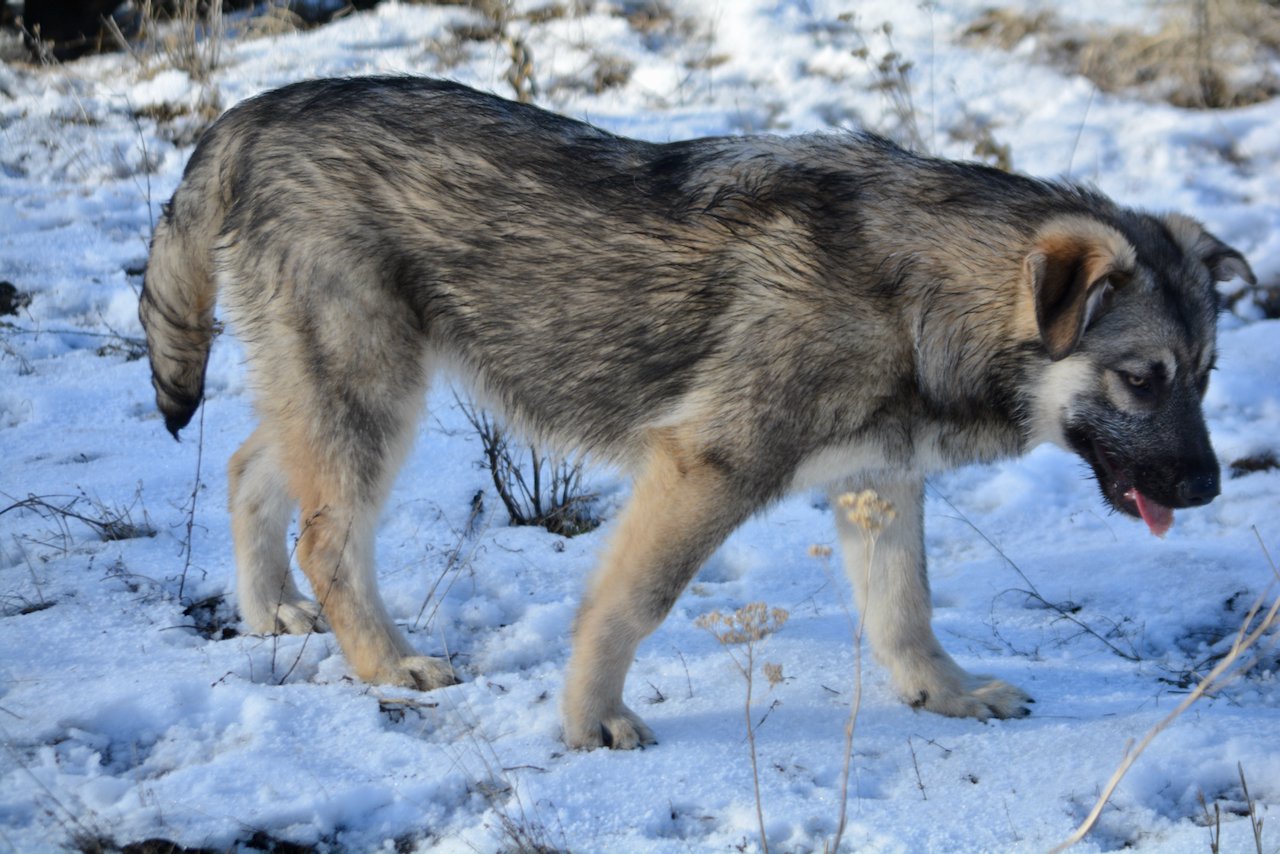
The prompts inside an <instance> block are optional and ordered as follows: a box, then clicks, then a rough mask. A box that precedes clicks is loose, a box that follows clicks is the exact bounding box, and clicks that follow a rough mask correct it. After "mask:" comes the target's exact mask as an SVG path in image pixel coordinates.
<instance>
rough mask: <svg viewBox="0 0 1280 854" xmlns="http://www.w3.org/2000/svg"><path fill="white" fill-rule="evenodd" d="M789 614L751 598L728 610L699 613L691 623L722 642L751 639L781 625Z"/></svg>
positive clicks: (774, 630)
mask: <svg viewBox="0 0 1280 854" xmlns="http://www.w3.org/2000/svg"><path fill="white" fill-rule="evenodd" d="M789 616H790V614H789V613H788V612H787V611H786V610H785V609H783V608H773V609H770V608H769V606H768V605H766V604H765V603H763V602H751V603H749V604H747V605H743V606H742V607H741V608H739V609H738V610H736V611H734V612H733V613H732V614H722V613H721V612H719V611H712V612H710V613H708V614H703V615H702V616H701V617H698V618H697V619H696V620H694V621H693V624H694V625H695V626H697V627H698V628H700V629H706V630H707V631H709V632H711V633H712V634H713V635H715V636H716V638H718V639H719V641H720V642H721V643H723V644H734V643H753V642H755V641H758V640H760V639H761V638H764V637H767V636H768V635H771V634H773V633H774V632H776V631H777V630H778V629H780V628H782V626H783V624H785V623H786V622H787V617H789Z"/></svg>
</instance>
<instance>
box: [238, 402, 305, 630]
mask: <svg viewBox="0 0 1280 854" xmlns="http://www.w3.org/2000/svg"><path fill="white" fill-rule="evenodd" d="M227 484H228V490H227V493H228V502H227V503H228V504H229V505H230V510H231V532H232V537H233V539H234V541H235V549H236V593H237V598H238V600H239V605H240V614H241V616H242V617H244V621H245V622H246V623H248V625H249V630H250V631H253V632H258V633H261V634H273V633H277V632H285V633H293V634H305V633H306V632H309V631H313V630H320V631H323V630H324V629H325V628H326V626H325V623H324V619H323V618H322V617H321V616H320V606H319V605H317V604H316V603H315V602H314V601H312V600H310V599H308V598H306V597H305V596H303V595H302V592H301V591H300V590H298V586H297V585H296V584H294V581H293V574H292V573H291V572H290V571H289V553H288V551H286V549H285V534H286V532H287V530H288V526H289V519H290V517H291V516H292V514H293V509H294V501H293V499H292V498H291V497H290V496H289V489H288V484H287V483H286V481H285V475H284V472H283V471H282V470H281V469H280V463H279V461H278V458H277V451H276V449H275V448H274V447H273V446H272V442H271V437H270V434H269V433H268V431H267V430H266V429H265V428H263V427H259V428H258V429H257V430H255V431H254V432H253V435H252V436H250V437H249V438H248V440H247V441H245V443H244V444H243V445H241V446H240V450H238V451H236V452H235V454H234V455H232V457H231V463H230V465H228V466H227Z"/></svg>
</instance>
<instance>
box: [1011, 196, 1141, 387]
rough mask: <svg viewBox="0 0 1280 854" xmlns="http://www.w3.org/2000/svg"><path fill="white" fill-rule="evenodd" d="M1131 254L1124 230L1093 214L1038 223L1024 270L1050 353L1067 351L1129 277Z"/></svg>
mask: <svg viewBox="0 0 1280 854" xmlns="http://www.w3.org/2000/svg"><path fill="white" fill-rule="evenodd" d="M1135 258H1136V253H1135V252H1134V249H1133V245H1132V244H1131V243H1129V241H1128V240H1126V239H1125V237H1124V235H1122V234H1121V233H1120V232H1118V231H1116V230H1115V229H1114V228H1112V227H1111V226H1109V225H1106V224H1104V223H1101V222H1098V221H1097V220H1094V219H1089V218H1087V217H1061V218H1059V219H1055V220H1052V221H1051V222H1049V223H1047V224H1046V225H1045V226H1044V227H1043V228H1041V229H1040V231H1039V233H1037V234H1036V237H1035V241H1034V243H1033V244H1032V247H1031V251H1030V252H1028V253H1027V257H1026V260H1025V262H1024V272H1025V275H1026V278H1027V283H1028V285H1029V286H1030V288H1031V295H1032V297H1033V299H1034V300H1035V307H1036V324H1037V325H1038V327H1039V329H1040V340H1041V342H1042V343H1043V344H1044V347H1045V349H1046V350H1048V351H1049V358H1050V359H1053V360H1054V361H1055V362H1056V361H1058V360H1059V359H1064V358H1066V357H1067V356H1069V355H1071V353H1072V351H1074V350H1075V348H1076V345H1077V344H1078V343H1080V336H1081V335H1083V334H1084V331H1085V329H1087V328H1088V327H1089V324H1090V322H1091V321H1092V320H1093V319H1094V318H1095V317H1097V316H1098V315H1099V314H1100V313H1101V312H1102V310H1103V309H1104V308H1105V307H1106V303H1107V300H1108V298H1109V297H1110V296H1111V293H1112V292H1113V291H1114V290H1115V289H1116V288H1120V287H1123V286H1124V285H1125V284H1126V283H1128V281H1129V279H1131V278H1132V276H1133V269H1134V263H1135Z"/></svg>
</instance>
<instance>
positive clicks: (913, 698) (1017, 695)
mask: <svg viewBox="0 0 1280 854" xmlns="http://www.w3.org/2000/svg"><path fill="white" fill-rule="evenodd" d="M903 699H905V700H906V701H907V703H908V704H909V705H910V706H911V708H913V709H927V710H929V711H931V712H936V713H937V714H940V715H947V716H948V717H953V718H977V719H978V720H980V721H985V720H987V719H988V718H1025V717H1027V716H1028V715H1030V714H1031V710H1030V709H1029V708H1027V704H1028V703H1034V702H1035V700H1033V699H1031V697H1030V696H1029V695H1028V694H1027V693H1026V692H1025V691H1023V690H1022V689H1021V688H1019V687H1017V686H1016V685H1010V684H1009V683H1008V682H1005V681H1003V680H1000V679H993V678H992V677H990V676H973V675H970V674H967V673H966V674H965V678H964V679H961V680H951V679H946V680H939V681H938V682H937V683H935V684H933V685H925V686H920V687H918V688H917V689H915V690H914V691H910V692H904V697H903Z"/></svg>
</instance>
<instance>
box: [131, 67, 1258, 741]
mask: <svg viewBox="0 0 1280 854" xmlns="http://www.w3.org/2000/svg"><path fill="white" fill-rule="evenodd" d="M1237 274H1239V275H1246V276H1247V275H1251V274H1249V272H1248V266H1247V264H1245V263H1244V260H1243V258H1241V257H1240V255H1239V253H1237V252H1235V251H1234V250H1231V249H1230V248H1229V247H1226V246H1224V245H1223V244H1222V243H1220V242H1219V241H1217V240H1216V239H1215V238H1213V237H1212V236H1211V235H1209V234H1207V233H1206V232H1205V231H1204V230H1203V229H1202V228H1201V227H1200V226H1199V225H1198V224H1197V223H1195V222H1194V221H1193V220H1190V219H1187V218H1185V217H1180V216H1172V217H1167V218H1161V217H1156V216H1151V215H1148V214H1144V213H1140V212H1135V211H1132V210H1128V209H1125V208H1122V207H1119V206H1117V205H1116V204H1115V203H1113V202H1112V201H1110V200H1109V199H1107V198H1105V197H1103V196H1101V195H1099V194H1097V193H1094V192H1091V191H1089V190H1086V189H1081V188H1079V187H1075V186H1068V185H1062V184H1055V183H1047V182H1041V181H1036V180H1032V179H1029V178H1025V177H1020V176H1017V175H1010V174H1005V173H1002V172H998V171H995V170H992V169H988V168H985V167H982V166H977V165H969V164H958V163H952V162H948V161H943V160H934V159H928V158H923V157H918V156H915V155H912V154H909V153H907V152H904V151H902V150H901V149H899V148H897V147H895V146H893V145H892V144H890V143H888V142H886V141H884V140H882V139H879V138H877V137H874V136H870V135H863V134H854V135H850V134H841V135H829V136H804V137H795V138H785V139H784V138H775V137H747V138H716V139H700V140H692V141H688V142H675V143H670V144H665V145H656V144H650V143H645V142H638V141H634V140H629V139H624V138H620V137H617V136H613V135H611V134H608V133H605V132H603V131H600V130H598V129H595V128H593V127H590V126H588V125H585V124H582V123H580V122H576V121H572V120H569V119H565V118H561V117H559V116H555V115H552V114H550V113H547V112H544V111H542V110H539V109H536V108H533V107H529V106H523V105H519V104H514V103H510V102H507V101H504V100H501V99H499V98H496V97H494V96H491V95H485V94H481V93H478V92H474V91H472V90H469V89H466V88H464V87H462V86H458V85H456V84H451V83H445V82H438V81H432V80H422V79H411V78H361V79H351V80H329V81H316V82H310V83H302V84H298V85H294V86H289V87H286V88H284V89H280V90H278V91H275V92H270V93H267V94H265V95H262V96H260V97H258V98H255V99H253V100H251V101H248V102H246V103H244V104H242V105H240V106H238V107H236V108H235V109H233V110H231V111H230V112H228V113H227V114H226V115H225V116H223V117H222V118H221V119H220V120H219V121H218V122H217V123H216V124H215V125H214V126H213V127H212V128H211V129H210V130H209V132H208V133H207V134H206V135H205V137H204V139H203V140H202V141H201V143H200V145H199V147H198V148H197V149H196V152H195V154H194V156H193V157H192V159H191V162H190V164H189V165H188V167H187V171H186V174H185V177H184V179H183V181H182V184H181V185H180V186H179V188H178V190H177V193H176V194H175V196H174V198H173V200H172V202H171V204H170V206H169V207H168V208H167V209H166V212H165V215H164V217H163V219H162V221H161V222H160V224H159V226H158V227H157V229H156V234H155V238H154V241H153V245H152V252H151V261H150V264H149V267H148V271H147V279H146V287H145V289H144V292H143V296H142V303H141V307H140V312H141V316H142V320H143V324H144V326H145V327H146V330H147V336H148V342H149V344H150V353H151V362H152V369H153V373H154V384H155V387H156V394H157V400H158V403H159V407H160V410H161V412H162V413H163V414H164V416H165V421H166V424H167V425H168V427H169V429H170V430H172V431H173V432H174V433H175V435H176V434H177V431H178V430H180V429H181V428H182V427H183V426H184V425H185V424H186V423H187V421H188V420H189V419H190V418H191V415H192V413H193V412H194V410H195V408H196V407H197V406H198V404H199V401H200V399H201V395H202V385H203V374H204V367H205V361H206V358H207V355H208V350H209V346H210V340H211V337H212V332H213V310H214V301H215V292H218V293H219V294H220V296H221V298H222V300H223V302H224V304H225V307H226V311H227V312H228V314H229V315H230V317H231V319H232V321H233V323H234V328H235V329H236V330H237V331H238V333H239V335H240V336H241V337H242V338H243V340H244V342H245V346H246V348H247V350H248V354H249V364H250V368H251V372H252V377H253V382H254V384H255V387H256V389H257V409H258V412H259V415H260V418H261V426H260V427H259V428H258V429H257V431H256V432H255V433H254V434H253V436H252V437H250V439H249V440H248V441H247V442H246V443H245V445H244V446H243V447H242V448H241V449H240V450H239V451H238V452H237V453H236V455H235V457H234V458H233V460H232V463H231V469H230V476H231V483H230V501H231V510H232V514H233V528H234V534H235V542H236V558H237V561H238V563H239V594H240V608H241V611H242V613H243V615H244V617H245V619H246V621H247V622H248V624H249V625H250V627H251V628H252V629H253V630H255V631H260V632H273V631H291V632H299V631H307V630H310V629H311V628H313V627H315V626H317V625H323V623H324V622H325V621H327V624H328V625H329V626H331V627H332V628H333V630H334V632H335V633H336V634H337V637H338V640H339V642H340V643H341V645H342V648H343V650H344V652H345V653H346V655H347V657H348V660H349V662H350V664H351V666H352V668H353V669H354V670H355V672H356V673H357V674H358V675H359V676H360V677H361V678H362V679H365V680H369V681H373V682H394V683H398V684H404V685H416V686H418V687H421V688H433V687H436V686H439V685H443V684H447V683H449V682H451V681H453V674H452V671H451V670H450V669H449V667H448V666H447V664H445V663H444V662H441V661H438V660H435V659H430V658H424V657H421V656H418V655H416V654H415V652H414V650H413V649H412V648H411V646H410V645H409V643H408V642H407V641H406V640H405V638H404V636H403V635H402V634H401V632H400V631H399V630H398V629H397V628H396V627H395V625H394V624H393V623H392V621H391V619H390V617H389V616H388V614H387V612H386V610H385V609H384V607H383V605H382V603H381V600H380V598H379V596H378V593H377V587H376V581H375V573H374V563H373V551H374V527H375V521H376V519H377V515H378V510H379V508H380V506H381V504H382V502H383V500H384V499H385V497H386V494H387V491H388V489H389V488H390V485H391V483H392V480H393V478H394V477H395V474H396V471H397V469H398V468H399V466H400V464H401V462H402V461H403V459H404V456H405V453H406V451H407V449H408V447H409V445H410V443H411V441H412V438H413V435H414V431H415V425H416V423H417V420H418V418H419V415H420V410H421V405H422V400H423V399H424V395H425V390H426V387H427V383H428V381H429V378H430V377H431V376H432V374H434V373H435V372H436V370H437V369H438V368H447V369H449V370H450V371H452V372H453V373H454V374H455V375H456V376H460V377H461V378H463V379H464V380H465V381H466V382H468V383H469V384H470V385H471V387H472V388H473V389H474V390H475V391H476V392H477V393H478V394H479V395H480V396H481V397H482V399H483V400H485V401H486V402H487V403H488V404H489V405H491V406H494V407H495V408H497V409H499V410H501V411H502V412H503V413H505V416H506V417H507V418H508V419H509V420H510V421H511V422H513V423H514V424H516V425H518V426H519V427H522V428H523V429H524V430H526V431H527V432H528V433H529V434H531V435H533V436H535V437H537V438H540V439H544V440H550V441H553V442H556V443H559V444H561V445H565V446H574V447H577V448H580V449H583V450H585V451H588V452H590V453H592V454H595V455H597V456H600V457H604V458H608V459H610V460H613V461H614V462H616V463H618V464H620V465H622V466H624V467H627V468H628V469H630V470H631V471H632V472H634V474H635V488H634V493H633V496H632V498H631V502H630V505H629V506H628V507H627V508H626V510H625V511H624V512H623V514H622V517H621V518H620V519H619V520H618V521H617V523H616V528H615V531H614V533H613V539H612V543H611V545H610V547H609V549H608V550H607V552H606V554H605V555H604V558H603V563H602V567H601V569H600V571H599V574H598V575H597V576H596V577H595V579H594V581H593V582H592V584H591V586H590V589H589V591H588V592H587V594H586V597H585V599H584V603H583V605H582V608H581V610H580V612H579V615H578V618H577V623H576V629H575V640H574V649H573V654H572V658H571V660H570V664H569V671H568V675H567V677H566V683H565V691H564V719H565V738H566V741H567V742H568V743H569V744H570V745H572V746H575V747H592V746H597V745H601V744H607V745H611V746H613V747H622V748H625V747H634V746H636V745H640V744H644V743H646V742H649V741H652V739H653V735H652V733H651V732H650V731H649V729H648V728H647V727H646V726H645V725H644V724H643V723H642V722H641V721H640V719H639V717H637V716H636V715H635V713H633V712H632V711H631V710H630V709H628V708H627V707H626V706H625V705H624V704H623V702H622V690H623V683H624V680H625V677H626V672H627V669H628V667H629V665H630V662H631V660H632V657H633V655H634V652H635V649H636V646H637V645H638V644H639V643H640V641H641V640H642V639H643V638H644V637H645V636H646V635H647V634H649V633H650V632H651V631H652V630H653V629H654V628H655V627H656V626H657V625H658V624H659V623H660V622H661V621H662V619H663V617H664V616H665V615H666V614H667V612H668V611H669V609H670V608H671V606H672V603H673V602H674V601H675V600H676V598H677V597H678V596H679V595H680V592H681V591H682V590H683V589H684V587H685V585H686V584H687V583H688V581H689V579H690V578H692V576H693V575H694V573H695V572H696V571H697V570H698V568H699V566H700V565H701V564H702V562H703V561H704V560H705V559H706V558H707V556H708V555H709V554H710V553H711V552H712V551H713V550H714V549H715V548H716V547H717V545H718V544H719V543H720V542H721V541H722V540H723V539H724V537H725V536H727V535H728V534H729V533H730V532H731V531H732V530H733V529H734V527H735V526H737V525H738V524H739V523H740V522H742V521H743V520H744V519H746V518H747V517H748V516H750V515H751V514H752V513H755V512H756V511H758V510H760V509H761V508H763V507H765V506H766V505H768V504H769V503H770V502H771V501H773V500H775V499H777V498H778V497H780V496H782V495H783V494H785V493H786V492H788V491H789V490H793V489H796V488H801V487H807V486H815V485H828V486H830V487H831V489H832V491H833V494H838V493H839V492H841V491H843V490H845V489H849V488H854V487H857V488H861V487H873V488H875V489H876V490H878V491H879V492H880V493H881V494H882V495H884V496H886V497H888V498H890V499H891V500H892V501H893V502H894V503H895V504H896V505H897V507H898V514H899V515H898V519H897V521H896V522H895V523H894V524H892V525H891V526H890V527H889V528H888V529H887V530H886V531H885V533H884V535H883V537H882V539H881V541H880V543H879V546H878V548H877V555H878V560H877V563H876V565H875V566H874V567H865V566H862V565H861V560H862V557H861V556H862V553H863V549H862V545H861V539H860V534H859V533H858V531H857V530H855V529H854V528H853V527H852V526H851V525H850V524H849V523H848V522H847V521H845V520H843V519H841V520H838V524H839V534H840V539H841V541H842V543H843V544H844V546H845V555H846V563H847V567H848V570H849V573H850V576H851V578H852V579H853V582H854V586H855V588H856V590H857V594H858V598H859V602H860V606H861V607H862V609H863V612H864V614H865V615H866V620H867V626H868V633H869V636H870V638H871V640H872V643H873V646H874V648H875V649H876V651H877V653H878V655H879V657H880V658H881V659H882V660H883V661H884V662H885V663H886V665H887V666H888V667H889V669H890V670H891V671H892V674H893V679H894V682H895V685H896V686H897V688H898V690H899V691H900V692H901V693H902V695H903V696H904V698H905V699H907V700H908V701H909V702H911V703H912V704H914V705H916V706H918V707H923V708H927V709H931V710H934V711H937V712H941V713H943V714H949V715H965V716H973V717H978V718H987V717H990V716H996V717H1008V716H1016V715H1020V714H1024V713H1025V706H1024V703H1025V702H1026V701H1027V699H1028V698H1027V697H1026V695H1025V694H1023V693H1022V692H1021V691H1019V690H1018V689H1016V688H1014V687H1012V686H1010V685H1007V684H1005V683H1003V682H1000V681H998V680H992V679H990V678H989V677H975V676H971V675H970V674H968V673H965V672H964V671H963V670H961V669H960V668H959V667H958V666H957V665H956V664H955V663H954V662H953V661H952V660H951V658H950V657H949V656H948V655H947V653H946V652H945V651H944V650H943V649H942V647H941V645H940V644H939V643H938V641H937V639H936V638H935V636H934V634H933V631H932V628H931V627H930V602H929V588H928V583H927V579H926V574H925V558H924V545H923V543H924V540H923V512H922V494H923V484H924V478H925V476H926V475H927V474H929V473H930V472H936V471H939V470H942V469H945V468H948V467H952V466H957V465H961V464H965V463H970V462H974V461H979V460H993V459H997V458H1001V457H1009V456H1013V455H1017V454H1021V453H1023V452H1025V451H1026V450H1027V449H1029V448H1030V447H1032V446H1033V445H1035V444H1037V443H1039V442H1042V441H1054V442H1057V443H1059V444H1062V445H1064V446H1067V447H1072V448H1074V449H1075V450H1077V451H1078V452H1080V453H1081V454H1082V456H1084V457H1085V459H1086V460H1088V461H1089V462H1090V463H1091V464H1092V465H1094V466H1095V468H1096V469H1098V471H1099V476H1100V482H1101V483H1102V487H1103V491H1104V494H1105V496H1106V497H1107V498H1108V500H1110V501H1111V502H1112V504H1113V505H1114V506H1116V507H1117V508H1118V509H1121V510H1123V511H1125V512H1128V513H1136V512H1137V510H1136V509H1135V508H1134V507H1131V506H1128V505H1127V504H1126V501H1125V497H1124V495H1125V490H1128V489H1129V488H1130V487H1135V488H1138V489H1141V490H1146V492H1147V494H1151V495H1156V496H1157V497H1159V500H1160V501H1162V502H1163V503H1164V504H1167V505H1169V506H1186V505H1188V504H1194V503H1203V502H1204V501H1205V500H1208V499H1210V498H1212V494H1210V493H1213V494H1216V491H1217V462H1216V460H1215V459H1214V458H1213V454H1212V450H1211V448H1210V447H1209V444H1208V438H1207V435H1206V433H1205V428H1204V421H1203V418H1202V416H1201V414H1200V408H1199V396H1200V393H1201V392H1202V391H1203V381H1204V378H1205V376H1206V372H1207V371H1208V370H1209V368H1210V367H1211V366H1212V362H1213V354H1214V323H1215V315H1216V311H1217V307H1216V301H1215V299H1216V298H1215V291H1214V286H1213V279H1214V278H1225V277H1229V276H1231V275H1237ZM1157 374H1158V376H1157ZM1135 376H1136V377H1138V379H1137V380H1135V379H1134V378H1135ZM1148 377H1149V378H1150V380H1151V382H1150V385H1151V388H1152V394H1151V395H1149V396H1135V395H1136V394H1137V392H1136V391H1135V389H1136V388H1138V386H1139V385H1140V384H1141V381H1144V380H1145V379H1146V378H1148ZM1157 385H1158V388H1157V387H1156V386H1157ZM1210 480H1211V483H1210ZM1188 484H1191V485H1190V486H1188ZM1179 490H1182V493H1186V494H1182V493H1180V492H1179ZM1192 493H1194V495H1192ZM295 506H300V508H301V510H300V512H301V517H300V518H301V530H302V533H301V537H300V541H299V545H298V561H299V563H300V564H301V567H302V570H303V572H304V573H305V574H306V576H307V578H308V580H309V581H310V584H311V588H312V590H313V592H314V594H315V596H316V599H317V602H318V604H317V602H312V601H310V600H308V599H306V598H305V597H304V596H303V595H302V593H301V592H300V591H299V590H298V588H297V587H296V586H295V585H294V583H293V581H292V579H291V577H290V573H289V565H288V557H287V554H286V551H285V542H284V538H285V532H286V527H287V524H288V521H289V519H290V518H291V513H292V512H293V510H294V508H295Z"/></svg>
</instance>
